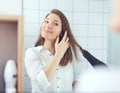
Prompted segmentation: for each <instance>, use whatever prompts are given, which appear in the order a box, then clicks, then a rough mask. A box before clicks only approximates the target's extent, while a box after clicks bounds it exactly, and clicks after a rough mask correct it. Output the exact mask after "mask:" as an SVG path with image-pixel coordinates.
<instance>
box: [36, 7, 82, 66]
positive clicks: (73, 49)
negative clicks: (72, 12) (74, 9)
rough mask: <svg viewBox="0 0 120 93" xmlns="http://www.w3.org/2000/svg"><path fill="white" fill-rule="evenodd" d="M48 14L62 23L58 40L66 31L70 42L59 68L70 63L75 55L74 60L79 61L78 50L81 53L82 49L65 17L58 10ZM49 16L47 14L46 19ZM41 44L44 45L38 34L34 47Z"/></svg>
mask: <svg viewBox="0 0 120 93" xmlns="http://www.w3.org/2000/svg"><path fill="white" fill-rule="evenodd" d="M49 14H56V15H58V16H59V17H60V19H61V22H62V32H61V34H60V40H62V38H63V35H64V33H65V31H67V36H68V37H69V41H70V45H71V46H70V47H69V48H68V49H67V51H66V52H65V54H64V56H63V58H62V59H61V62H60V63H59V65H61V66H66V65H67V64H68V62H72V60H73V55H75V58H76V59H77V60H78V59H79V57H78V56H79V55H78V48H79V49H80V51H81V52H82V48H81V46H80V45H79V44H78V43H77V41H76V40H75V38H74V36H73V34H72V31H71V28H70V25H69V22H68V20H67V18H66V16H65V15H64V14H63V13H62V12H61V11H60V10H57V9H53V10H51V12H50V13H49ZM49 14H47V15H46V17H47V16H48V15H49ZM46 17H45V18H46ZM43 44H44V38H43V37H42V36H41V34H40V35H39V37H38V40H37V42H36V44H35V46H39V45H43Z"/></svg>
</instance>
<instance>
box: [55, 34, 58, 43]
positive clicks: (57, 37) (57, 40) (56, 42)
mask: <svg viewBox="0 0 120 93" xmlns="http://www.w3.org/2000/svg"><path fill="white" fill-rule="evenodd" d="M58 43H59V36H58V37H57V39H56V42H55V44H58Z"/></svg>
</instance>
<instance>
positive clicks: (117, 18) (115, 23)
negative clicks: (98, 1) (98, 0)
mask: <svg viewBox="0 0 120 93" xmlns="http://www.w3.org/2000/svg"><path fill="white" fill-rule="evenodd" d="M113 6H114V7H113V8H114V9H113V13H112V17H111V18H110V22H109V26H110V28H112V29H113V30H114V31H117V32H119V33H120V0H113Z"/></svg>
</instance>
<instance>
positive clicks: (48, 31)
mask: <svg viewBox="0 0 120 93" xmlns="http://www.w3.org/2000/svg"><path fill="white" fill-rule="evenodd" d="M44 31H45V32H47V33H52V31H50V30H44Z"/></svg>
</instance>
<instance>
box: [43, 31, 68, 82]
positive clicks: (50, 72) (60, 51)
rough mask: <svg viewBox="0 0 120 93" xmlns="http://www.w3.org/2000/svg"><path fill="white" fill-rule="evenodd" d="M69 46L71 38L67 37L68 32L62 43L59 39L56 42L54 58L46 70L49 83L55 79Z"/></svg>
mask: <svg viewBox="0 0 120 93" xmlns="http://www.w3.org/2000/svg"><path fill="white" fill-rule="evenodd" d="M69 46H70V44H69V38H68V37H67V31H66V32H65V34H64V36H63V39H62V40H61V42H59V37H58V38H57V40H56V42H55V55H54V58H53V60H52V61H51V62H50V64H49V65H48V66H47V67H46V68H45V70H44V71H45V74H46V77H47V79H48V81H51V80H52V79H53V76H54V74H55V72H56V69H57V67H58V65H59V63H60V61H61V59H62V57H63V56H64V54H65V52H66V50H67V49H68V48H69Z"/></svg>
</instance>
